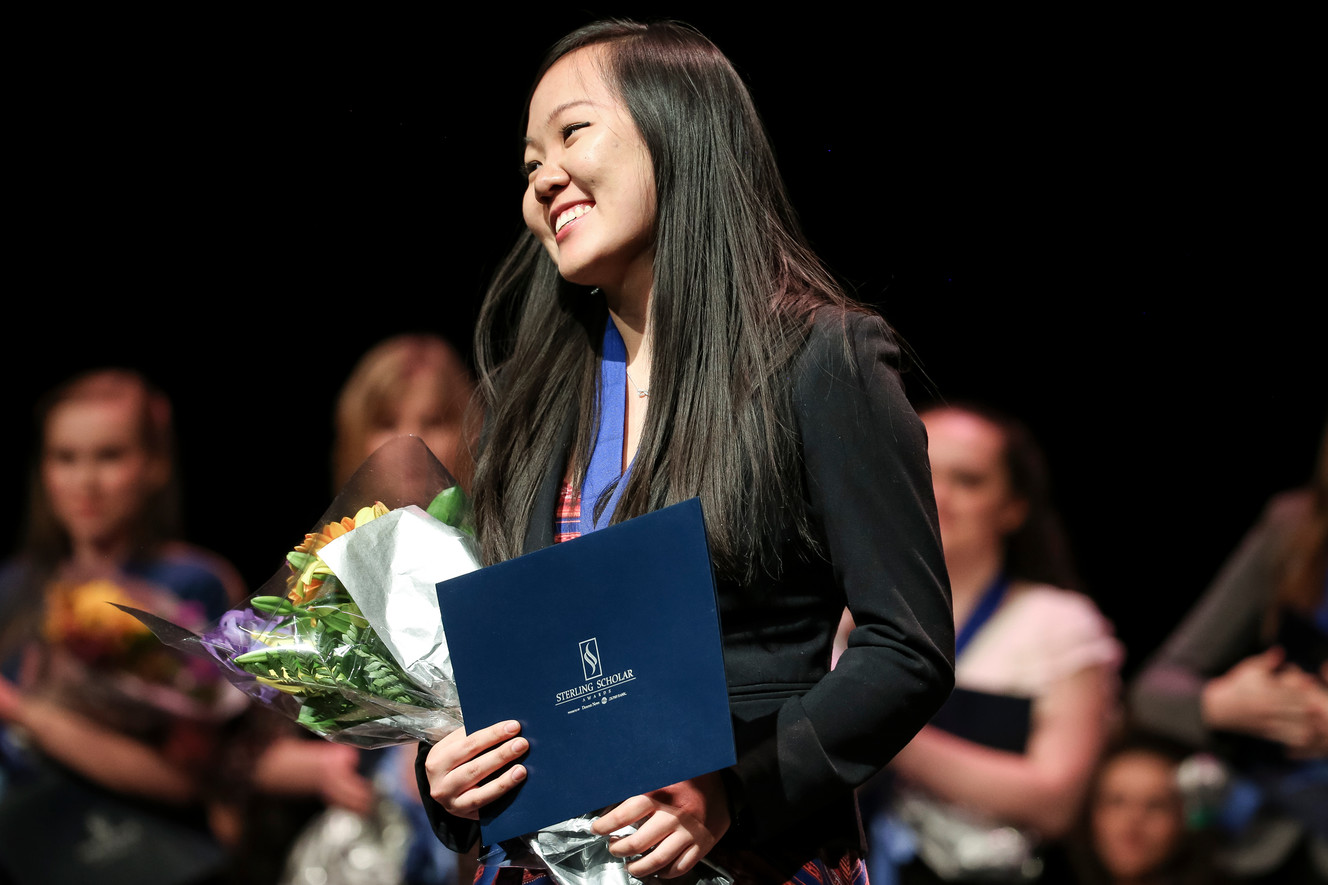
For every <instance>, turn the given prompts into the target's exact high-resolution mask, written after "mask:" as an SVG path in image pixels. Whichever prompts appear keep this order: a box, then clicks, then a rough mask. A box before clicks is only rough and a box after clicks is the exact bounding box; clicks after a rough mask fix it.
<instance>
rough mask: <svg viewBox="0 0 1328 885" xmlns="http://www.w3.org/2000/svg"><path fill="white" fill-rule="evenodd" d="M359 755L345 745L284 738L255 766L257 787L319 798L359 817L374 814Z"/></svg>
mask: <svg viewBox="0 0 1328 885" xmlns="http://www.w3.org/2000/svg"><path fill="white" fill-rule="evenodd" d="M359 760H360V754H359V751H358V750H356V749H355V748H354V747H348V746H346V745H344V744H333V743H330V742H328V741H323V740H309V739H307V738H302V737H282V738H279V739H277V740H276V741H274V742H273V743H272V744H271V745H269V746H268V747H267V749H265V750H264V751H263V753H262V755H261V756H259V758H258V762H257V764H256V765H255V766H254V785H255V786H256V787H257V788H258V789H259V790H262V791H263V792H268V793H275V794H280V795H286V796H317V797H319V798H320V799H322V800H323V802H324V803H326V804H327V805H329V806H332V807H336V808H344V809H346V810H347V811H351V812H354V813H355V814H359V815H366V814H368V813H369V812H370V811H372V810H373V802H374V789H373V784H372V783H371V782H370V781H369V779H368V778H366V777H365V776H364V775H362V774H360V772H359Z"/></svg>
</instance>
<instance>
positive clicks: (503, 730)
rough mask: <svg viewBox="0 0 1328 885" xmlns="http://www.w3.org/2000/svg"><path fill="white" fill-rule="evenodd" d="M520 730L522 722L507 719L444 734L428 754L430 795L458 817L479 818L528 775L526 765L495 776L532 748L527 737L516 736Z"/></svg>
mask: <svg viewBox="0 0 1328 885" xmlns="http://www.w3.org/2000/svg"><path fill="white" fill-rule="evenodd" d="M520 730H521V726H520V725H519V724H518V723H516V722H514V721H507V722H499V723H497V724H496V725H490V726H489V727H487V728H481V729H479V730H478V731H475V732H474V733H472V734H466V733H464V732H462V731H461V730H457V731H454V732H452V734H450V735H448V736H447V737H445V738H443V740H441V741H439V742H438V743H437V744H435V745H434V747H433V749H431V750H430V751H429V755H428V756H427V757H425V762H424V770H425V772H426V773H427V774H428V776H429V795H431V796H432V797H433V798H434V799H435V800H437V801H438V803H439V804H440V805H442V806H443V808H445V809H446V810H447V811H448V812H449V813H451V814H454V815H456V816H457V817H465V818H469V819H471V820H475V819H478V818H479V811H480V809H481V808H483V807H484V806H485V805H488V804H489V803H490V802H492V801H494V800H495V799H497V798H498V797H499V796H501V795H503V794H504V793H506V792H508V791H509V790H511V789H513V788H514V787H516V786H517V785H518V784H520V783H521V782H522V781H524V780H525V779H526V769H525V766H522V765H512V767H511V768H509V769H508V770H507V771H504V772H503V773H502V775H501V776H499V777H493V775H495V774H496V773H497V772H499V771H501V770H502V769H503V767H504V766H507V765H510V764H511V763H513V762H515V761H516V760H517V759H519V758H520V757H521V755H522V754H523V753H525V752H526V750H527V749H528V748H529V744H528V742H527V741H526V739H525V738H523V737H516V735H517V733H518V732H519V731H520ZM490 778H492V779H490Z"/></svg>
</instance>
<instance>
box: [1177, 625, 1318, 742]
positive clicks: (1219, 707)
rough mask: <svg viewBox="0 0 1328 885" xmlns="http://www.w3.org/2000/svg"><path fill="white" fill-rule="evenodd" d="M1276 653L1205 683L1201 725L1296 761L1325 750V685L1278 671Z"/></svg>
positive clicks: (1280, 660) (1280, 654) (1280, 667)
mask: <svg viewBox="0 0 1328 885" xmlns="http://www.w3.org/2000/svg"><path fill="white" fill-rule="evenodd" d="M1284 659H1285V655H1284V654H1283V652H1282V650H1281V649H1280V648H1270V649H1268V650H1267V651H1265V652H1262V653H1261V654H1257V655H1252V656H1250V657H1248V658H1246V659H1245V660H1243V661H1241V662H1240V663H1239V664H1237V665H1236V666H1234V667H1232V668H1231V669H1230V670H1228V671H1227V672H1226V673H1224V674H1223V675H1221V676H1218V677H1216V678H1214V679H1211V680H1209V682H1208V684H1207V685H1205V686H1204V689H1203V694H1202V696H1201V708H1202V710H1203V719H1204V723H1205V724H1206V725H1208V727H1209V728H1214V729H1218V730H1221V731H1235V732H1241V733H1243V734H1250V735H1254V736H1255V737H1261V738H1264V739H1265V740H1270V741H1275V742H1277V743H1279V744H1282V745H1283V746H1284V747H1286V748H1287V751H1288V752H1290V753H1292V754H1295V755H1299V756H1306V755H1309V756H1313V755H1321V754H1323V753H1324V752H1325V751H1326V750H1328V711H1326V710H1325V700H1324V699H1325V688H1324V684H1323V683H1322V682H1320V681H1319V680H1318V679H1316V678H1315V677H1313V676H1311V675H1309V674H1308V673H1306V672H1304V671H1303V670H1301V669H1299V668H1298V667H1291V666H1286V667H1284V666H1283V661H1284Z"/></svg>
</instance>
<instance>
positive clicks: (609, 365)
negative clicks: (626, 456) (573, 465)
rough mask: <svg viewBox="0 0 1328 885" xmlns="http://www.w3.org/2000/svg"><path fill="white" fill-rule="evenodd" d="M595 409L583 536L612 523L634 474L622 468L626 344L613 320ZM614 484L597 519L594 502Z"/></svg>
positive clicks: (608, 319) (584, 489) (607, 332)
mask: <svg viewBox="0 0 1328 885" xmlns="http://www.w3.org/2000/svg"><path fill="white" fill-rule="evenodd" d="M595 406H596V408H597V409H599V430H598V431H597V433H596V435H595V446H594V448H593V449H592V450H591V454H590V464H588V465H587V466H586V479H585V482H584V483H582V485H581V525H580V528H581V534H583V535H588V534H590V533H591V532H593V531H595V530H596V529H602V528H604V527H605V526H606V525H608V524H609V520H610V519H611V518H612V517H613V511H614V508H616V507H617V506H618V499H619V498H621V497H622V492H623V487H624V486H626V485H627V477H628V475H629V474H630V473H631V472H632V465H630V464H628V465H627V469H626V470H623V469H622V455H623V425H624V424H625V423H626V419H627V345H625V344H623V340H622V335H619V334H618V327H617V326H615V325H614V324H613V318H612V317H605V320H604V346H603V348H602V349H601V355H600V362H599V386H598V387H597V388H596V390H595ZM614 482H617V485H616V486H614V488H613V493H612V494H611V495H610V496H609V502H608V504H606V505H605V506H604V510H603V512H602V513H601V515H600V518H599V519H598V520H596V519H595V502H596V501H598V500H599V499H600V496H601V495H603V494H604V490H605V489H607V488H608V487H609V486H610V485H611V484H613V483H614Z"/></svg>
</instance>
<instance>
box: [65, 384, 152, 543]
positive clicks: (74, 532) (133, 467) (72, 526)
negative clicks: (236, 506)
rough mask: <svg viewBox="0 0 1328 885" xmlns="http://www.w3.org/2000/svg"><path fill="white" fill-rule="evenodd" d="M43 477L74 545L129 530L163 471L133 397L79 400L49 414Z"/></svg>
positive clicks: (111, 539)
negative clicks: (144, 438) (148, 444)
mask: <svg viewBox="0 0 1328 885" xmlns="http://www.w3.org/2000/svg"><path fill="white" fill-rule="evenodd" d="M44 444H45V448H44V449H43V452H42V482H43V484H44V486H45V488H46V495H47V498H48V499H49V500H50V502H51V509H52V510H53V511H54V513H55V518H56V519H57V520H58V521H59V523H60V524H61V525H62V526H63V527H64V529H65V531H67V532H68V533H69V537H70V541H71V542H72V543H73V545H74V546H75V547H79V546H84V545H98V546H102V545H110V544H115V543H117V542H119V541H122V540H124V539H125V538H127V537H128V536H129V532H130V529H131V527H132V525H133V522H134V520H135V519H137V518H138V517H139V515H140V513H141V511H142V509H143V505H144V502H145V501H146V500H147V497H148V495H149V494H151V492H152V491H153V490H154V489H155V488H156V487H157V486H158V485H159V484H160V483H161V482H162V481H163V479H164V477H163V476H162V473H163V472H164V471H163V470H162V469H161V468H160V466H159V465H158V464H157V463H156V462H154V460H153V459H152V458H151V457H149V455H148V453H147V451H146V450H145V449H144V448H143V442H142V439H141V438H140V435H139V421H138V409H137V404H136V403H135V402H134V401H133V400H131V399H113V400H74V401H70V402H65V403H61V404H59V405H57V406H56V407H55V408H54V409H53V410H52V411H51V413H50V414H49V416H47V419H46V438H45V441H44Z"/></svg>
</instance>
